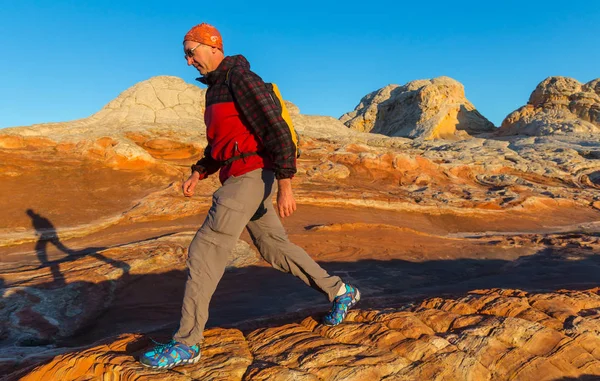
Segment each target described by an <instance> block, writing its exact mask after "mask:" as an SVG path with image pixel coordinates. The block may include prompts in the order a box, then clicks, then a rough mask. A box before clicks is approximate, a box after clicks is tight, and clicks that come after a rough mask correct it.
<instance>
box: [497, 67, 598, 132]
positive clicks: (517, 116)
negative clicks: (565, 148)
mask: <svg viewBox="0 0 600 381" xmlns="http://www.w3.org/2000/svg"><path fill="white" fill-rule="evenodd" d="M599 132H600V79H595V80H593V81H590V82H588V83H586V84H585V85H582V84H581V83H579V82H578V81H576V80H574V79H572V78H567V77H548V78H546V79H545V80H543V81H542V82H541V83H540V84H539V85H538V86H537V87H536V89H535V90H534V91H533V93H531V96H530V97H529V102H527V104H526V105H525V106H523V107H521V108H519V109H518V110H516V111H514V112H512V113H511V114H510V115H508V116H507V117H506V119H504V121H503V122H502V126H501V127H500V129H499V131H498V134H499V135H501V136H507V135H530V136H545V135H573V134H586V135H595V136H598V133H599Z"/></svg>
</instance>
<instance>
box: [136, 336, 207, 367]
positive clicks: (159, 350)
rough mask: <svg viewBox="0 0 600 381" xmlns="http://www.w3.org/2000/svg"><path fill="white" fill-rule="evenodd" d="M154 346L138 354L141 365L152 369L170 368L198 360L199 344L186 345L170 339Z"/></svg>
mask: <svg viewBox="0 0 600 381" xmlns="http://www.w3.org/2000/svg"><path fill="white" fill-rule="evenodd" d="M152 341H153V342H154V344H156V346H155V347H154V348H152V349H151V350H149V351H148V352H146V353H144V354H143V355H141V356H140V362H141V363H142V365H144V366H147V367H148V368H153V369H171V368H173V367H176V366H178V365H187V364H195V363H197V362H198V360H200V346H199V345H198V344H196V345H194V346H191V347H188V346H187V345H185V344H183V343H179V342H177V341H175V340H171V341H170V342H168V343H166V344H161V343H157V342H156V341H154V340H152Z"/></svg>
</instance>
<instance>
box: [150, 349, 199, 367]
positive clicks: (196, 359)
mask: <svg viewBox="0 0 600 381" xmlns="http://www.w3.org/2000/svg"><path fill="white" fill-rule="evenodd" d="M200 357H202V354H201V353H198V356H196V357H192V358H191V359H187V360H181V361H179V362H177V363H173V364H169V365H163V366H152V365H148V364H144V363H143V362H140V364H142V365H143V366H145V367H146V368H150V369H158V370H166V369H172V368H175V367H176V366H183V365H192V364H195V363H197V362H198V361H200Z"/></svg>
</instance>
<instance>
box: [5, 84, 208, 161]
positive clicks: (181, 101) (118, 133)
mask: <svg viewBox="0 0 600 381" xmlns="http://www.w3.org/2000/svg"><path fill="white" fill-rule="evenodd" d="M204 93H205V90H201V89H199V88H198V87H197V86H193V85H190V84H187V83H185V82H184V81H183V80H182V79H181V78H178V77H169V76H161V77H153V78H151V79H149V80H146V81H143V82H140V83H138V84H136V85H134V86H132V87H131V88H129V89H127V90H125V91H124V92H123V93H121V94H120V95H119V96H118V97H117V98H115V99H114V100H112V101H111V102H109V103H108V104H107V105H106V106H104V107H103V108H102V109H101V110H100V111H98V112H97V113H96V114H94V115H92V116H90V117H88V118H84V119H79V120H75V121H71V122H63V123H46V124H36V125H32V126H29V127H14V128H7V129H3V130H1V132H0V148H2V149H6V150H18V149H30V150H39V149H51V150H53V151H55V152H56V153H57V154H61V153H63V152H64V153H67V154H68V155H70V156H75V155H77V156H78V157H79V158H80V159H81V160H94V161H101V162H103V163H104V164H106V165H109V166H110V167H112V168H115V169H136V168H145V167H146V168H148V167H153V166H155V165H157V164H159V162H160V159H164V158H173V159H190V158H192V157H196V156H198V154H199V153H200V149H201V147H202V146H203V145H205V142H206V140H205V139H204V138H203V136H204V135H205V132H204V130H205V126H204V120H203V110H204Z"/></svg>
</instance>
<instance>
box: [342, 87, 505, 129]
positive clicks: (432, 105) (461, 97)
mask: <svg viewBox="0 0 600 381" xmlns="http://www.w3.org/2000/svg"><path fill="white" fill-rule="evenodd" d="M340 120H341V121H342V122H343V123H344V124H345V125H346V126H348V127H349V128H351V129H354V130H357V131H362V132H372V133H377V134H383V135H386V136H398V137H406V138H411V139H426V140H428V139H461V138H468V137H469V136H471V135H477V134H480V133H483V132H491V131H493V130H494V125H493V124H492V123H491V122H490V121H488V120H487V119H486V118H485V117H484V116H482V115H481V114H480V113H479V112H478V111H477V110H476V109H475V106H473V105H472V104H471V102H469V101H468V100H467V99H466V98H465V91H464V87H463V85H462V84H461V83H459V82H457V81H455V80H454V79H452V78H448V77H438V78H434V79H432V80H418V81H412V82H409V83H407V84H406V85H404V86H398V85H388V86H386V87H384V88H382V89H380V90H377V91H374V92H372V93H370V94H368V95H367V96H365V97H364V98H363V99H362V100H361V101H360V103H359V105H358V106H356V108H355V109H354V111H352V112H349V113H347V114H344V115H343V116H342V117H341V118H340Z"/></svg>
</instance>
